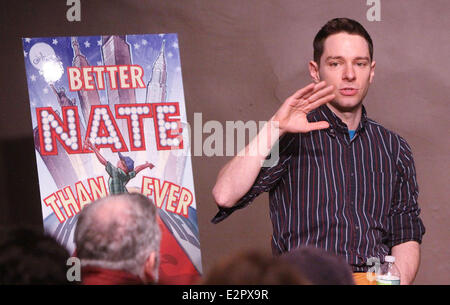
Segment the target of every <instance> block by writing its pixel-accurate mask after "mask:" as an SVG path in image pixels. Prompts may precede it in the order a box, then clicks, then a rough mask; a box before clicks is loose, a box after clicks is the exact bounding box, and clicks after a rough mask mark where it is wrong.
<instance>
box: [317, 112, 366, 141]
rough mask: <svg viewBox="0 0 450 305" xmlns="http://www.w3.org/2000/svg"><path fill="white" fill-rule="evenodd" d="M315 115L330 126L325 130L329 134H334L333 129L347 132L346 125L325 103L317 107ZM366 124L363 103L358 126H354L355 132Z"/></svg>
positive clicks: (362, 128)
mask: <svg viewBox="0 0 450 305" xmlns="http://www.w3.org/2000/svg"><path fill="white" fill-rule="evenodd" d="M316 113H317V116H318V120H319V121H327V122H328V123H329V124H330V127H329V128H328V129H327V131H328V132H329V133H330V135H332V136H334V135H335V131H339V132H342V133H348V128H347V125H346V124H345V123H344V122H342V120H341V119H340V118H339V117H338V116H337V115H336V114H335V113H334V112H333V111H332V110H331V109H330V108H328V106H327V105H322V106H320V107H319V108H317V112H316ZM366 124H367V112H366V108H365V107H364V105H363V106H362V111H361V120H360V122H359V125H358V127H357V128H356V133H358V132H359V131H362V130H364V127H365V126H366Z"/></svg>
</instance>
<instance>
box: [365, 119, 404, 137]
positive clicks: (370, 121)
mask: <svg viewBox="0 0 450 305" xmlns="http://www.w3.org/2000/svg"><path fill="white" fill-rule="evenodd" d="M367 126H368V127H369V128H370V129H372V130H376V131H378V133H380V134H382V135H383V136H389V137H394V138H395V139H398V140H400V139H403V138H402V137H401V136H400V135H399V134H398V133H397V132H395V131H393V130H391V129H389V128H387V127H385V126H383V125H382V124H380V123H379V122H377V121H375V120H374V119H371V118H367ZM403 140H404V139H403Z"/></svg>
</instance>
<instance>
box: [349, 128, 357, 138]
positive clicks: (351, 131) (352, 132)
mask: <svg viewBox="0 0 450 305" xmlns="http://www.w3.org/2000/svg"><path fill="white" fill-rule="evenodd" d="M355 131H356V130H349V131H348V135H349V136H350V140H351V139H353V137H354V136H355Z"/></svg>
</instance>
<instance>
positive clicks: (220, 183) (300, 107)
mask: <svg viewBox="0 0 450 305" xmlns="http://www.w3.org/2000/svg"><path fill="white" fill-rule="evenodd" d="M333 89H334V88H333V86H326V83H325V82H321V83H318V84H310V85H308V86H306V87H304V88H303V89H300V90H298V91H297V92H295V93H294V94H293V95H292V96H290V97H289V98H287V99H286V101H285V102H284V103H283V105H282V106H281V107H280V108H279V109H278V111H277V112H276V113H275V115H274V116H273V117H272V118H271V119H270V120H269V121H268V122H267V124H266V125H265V126H264V127H263V128H262V130H261V131H260V132H259V133H258V135H257V136H256V137H255V138H254V139H253V140H252V141H251V142H250V144H249V145H247V146H246V147H245V148H244V149H243V150H242V151H241V152H239V153H238V155H237V156H235V157H234V158H233V159H232V160H231V161H229V162H228V163H227V164H226V165H225V166H224V167H223V168H222V169H221V170H220V172H219V175H218V177H217V180H216V184H215V186H214V188H213V196H214V199H215V201H216V203H217V204H218V205H219V206H221V207H232V206H233V205H234V204H236V202H237V201H238V200H239V199H240V198H241V197H242V196H244V195H245V193H247V192H248V190H249V189H250V188H251V187H252V185H253V183H254V181H255V179H256V177H257V176H258V173H259V171H260V170H261V167H262V164H263V161H264V160H265V158H266V157H267V155H268V154H269V152H270V151H271V149H272V147H273V145H274V144H275V143H276V141H277V140H278V139H279V137H281V136H282V135H284V134H285V133H299V132H309V131H312V130H318V129H324V128H328V127H329V125H328V123H327V122H325V121H322V122H313V123H309V122H308V120H307V118H306V116H307V114H308V113H309V112H310V111H311V110H313V109H315V108H317V107H319V106H321V105H323V104H325V103H328V102H329V101H331V100H332V99H333V98H334V94H332V92H333Z"/></svg>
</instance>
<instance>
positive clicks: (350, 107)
mask: <svg viewBox="0 0 450 305" xmlns="http://www.w3.org/2000/svg"><path fill="white" fill-rule="evenodd" d="M329 104H330V105H331V106H332V107H333V108H335V109H336V110H338V111H339V112H341V113H344V112H355V111H356V110H358V109H359V108H360V107H361V105H362V100H360V101H338V100H333V101H331V102H329Z"/></svg>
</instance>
